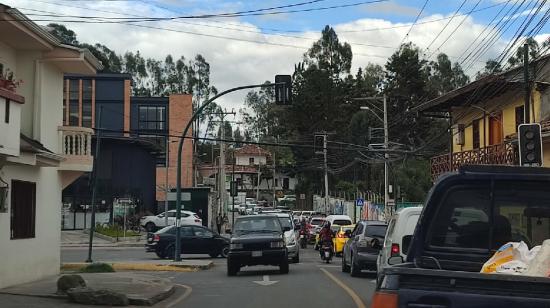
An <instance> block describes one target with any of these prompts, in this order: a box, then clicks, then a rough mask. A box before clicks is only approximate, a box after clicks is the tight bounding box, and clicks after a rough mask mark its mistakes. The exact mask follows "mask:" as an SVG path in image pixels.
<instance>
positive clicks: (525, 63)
mask: <svg viewBox="0 0 550 308" xmlns="http://www.w3.org/2000/svg"><path fill="white" fill-rule="evenodd" d="M523 82H524V83H525V103H524V107H523V109H524V114H525V119H524V121H523V122H524V123H526V124H527V123H531V117H530V116H529V113H530V110H529V100H530V99H531V93H530V92H531V87H530V85H529V45H528V44H527V43H525V44H524V45H523Z"/></svg>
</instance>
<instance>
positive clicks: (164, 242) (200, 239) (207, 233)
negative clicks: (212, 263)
mask: <svg viewBox="0 0 550 308" xmlns="http://www.w3.org/2000/svg"><path fill="white" fill-rule="evenodd" d="M180 234H181V253H183V254H208V255H210V256H211V257H212V258H215V257H217V256H219V255H221V256H222V257H224V258H225V257H227V253H228V251H229V239H228V238H225V237H223V236H220V235H218V234H216V233H214V232H213V231H212V230H210V229H208V228H205V227H203V226H181V229H180ZM175 244H176V227H175V226H168V227H165V228H163V229H161V230H159V231H157V232H155V233H149V234H148V236H147V244H145V250H146V251H147V252H155V253H156V254H157V256H158V257H159V258H162V259H164V258H174V251H175Z"/></svg>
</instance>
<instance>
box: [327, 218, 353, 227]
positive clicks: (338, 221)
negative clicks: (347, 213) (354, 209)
mask: <svg viewBox="0 0 550 308" xmlns="http://www.w3.org/2000/svg"><path fill="white" fill-rule="evenodd" d="M332 224H333V225H338V226H349V225H351V224H352V223H351V220H347V219H335V220H334V221H333V222H332Z"/></svg>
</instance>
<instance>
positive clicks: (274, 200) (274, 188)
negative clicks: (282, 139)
mask: <svg viewBox="0 0 550 308" xmlns="http://www.w3.org/2000/svg"><path fill="white" fill-rule="evenodd" d="M277 143H279V137H277ZM275 155H276V153H275V152H273V181H272V182H271V184H273V207H275V206H276V204H277V197H276V187H275V175H276V174H277V173H276V172H275V168H276V164H275V162H276V159H275V158H276V156H275Z"/></svg>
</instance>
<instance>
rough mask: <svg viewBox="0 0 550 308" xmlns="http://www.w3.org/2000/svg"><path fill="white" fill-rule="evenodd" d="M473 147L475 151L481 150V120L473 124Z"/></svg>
mask: <svg viewBox="0 0 550 308" xmlns="http://www.w3.org/2000/svg"><path fill="white" fill-rule="evenodd" d="M472 146H473V148H474V149H479V146H480V144H479V120H474V121H473V122H472Z"/></svg>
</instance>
